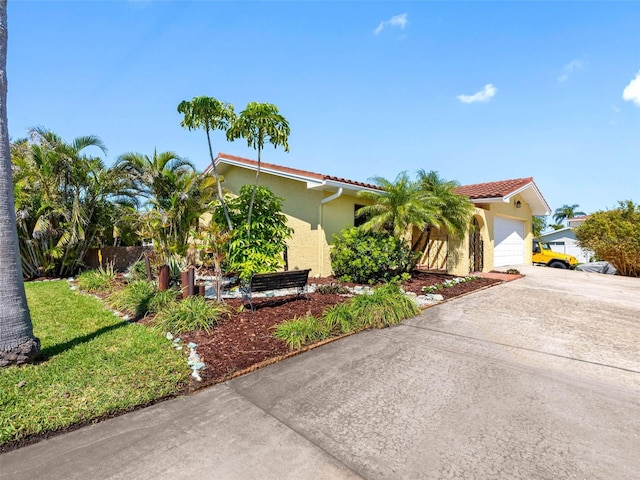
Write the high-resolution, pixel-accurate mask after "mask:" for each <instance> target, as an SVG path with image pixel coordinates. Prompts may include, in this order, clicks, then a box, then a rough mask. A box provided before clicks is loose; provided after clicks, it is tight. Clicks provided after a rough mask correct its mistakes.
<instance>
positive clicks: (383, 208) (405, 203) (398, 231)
mask: <svg viewBox="0 0 640 480" xmlns="http://www.w3.org/2000/svg"><path fill="white" fill-rule="evenodd" d="M370 181H372V182H373V183H375V184H376V185H378V186H379V187H380V188H381V191H379V192H374V191H361V192H358V196H359V197H361V198H364V199H366V200H369V201H370V202H372V204H371V205H367V206H364V207H362V208H360V209H359V210H358V212H357V216H358V217H365V218H367V221H366V222H365V223H363V224H362V225H361V228H363V229H365V230H371V231H376V232H386V233H388V234H389V235H393V236H394V237H396V238H398V239H402V240H405V241H408V240H410V235H411V231H412V228H414V227H415V228H418V229H420V230H422V229H424V228H425V227H426V226H427V225H429V224H432V225H433V224H439V223H438V219H437V215H438V210H437V208H436V206H435V204H433V203H431V202H426V201H425V198H424V196H423V195H422V194H421V190H420V186H419V184H418V183H416V182H413V181H411V179H410V178H409V175H408V174H407V172H406V171H405V172H401V173H400V174H398V176H397V177H396V179H395V180H394V181H393V182H391V181H389V180H387V179H385V178H383V177H373V178H371V179H370Z"/></svg>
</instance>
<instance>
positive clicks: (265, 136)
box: [227, 102, 290, 236]
mask: <svg viewBox="0 0 640 480" xmlns="http://www.w3.org/2000/svg"><path fill="white" fill-rule="evenodd" d="M289 133H290V129H289V122H287V120H286V119H285V118H284V117H283V116H282V115H280V112H279V111H278V107H276V106H275V105H272V104H270V103H258V102H251V103H249V104H248V105H247V108H245V109H244V110H243V111H242V112H240V116H239V117H238V118H237V119H236V120H235V121H234V122H233V124H232V125H231V127H230V128H229V130H228V131H227V139H229V140H231V141H233V140H235V139H236V138H244V139H245V140H246V141H247V145H248V146H250V147H253V148H254V149H256V150H257V151H258V169H257V170H256V178H255V181H254V184H253V192H252V194H251V201H250V203H249V213H248V214H247V228H248V230H249V236H251V213H252V211H253V203H254V201H255V196H256V189H257V188H258V176H259V175H260V152H262V149H263V148H264V144H265V142H266V141H268V142H269V143H271V144H272V145H273V147H274V148H278V147H279V146H282V147H284V151H285V152H288V151H289V144H288V143H287V141H288V139H289Z"/></svg>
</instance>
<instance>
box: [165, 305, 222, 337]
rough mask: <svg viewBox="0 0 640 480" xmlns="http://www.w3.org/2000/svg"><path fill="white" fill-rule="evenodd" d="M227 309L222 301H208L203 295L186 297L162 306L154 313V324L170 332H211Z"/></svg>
mask: <svg viewBox="0 0 640 480" xmlns="http://www.w3.org/2000/svg"><path fill="white" fill-rule="evenodd" d="M228 311H229V309H228V307H227V306H226V305H225V304H224V303H214V302H208V301H206V300H205V299H204V298H203V297H188V298H186V299H184V300H182V301H181V302H173V303H170V304H168V305H166V306H165V307H164V308H162V309H161V310H160V311H159V312H158V314H157V315H156V318H155V320H154V326H155V327H156V328H157V329H158V330H160V331H162V332H165V333H166V332H171V333H172V334H182V333H185V332H196V331H198V330H204V331H205V332H207V333H211V331H212V330H213V327H214V326H215V324H216V323H218V320H219V319H220V317H221V316H222V315H223V314H225V313H227V312H228Z"/></svg>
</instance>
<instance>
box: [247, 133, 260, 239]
mask: <svg viewBox="0 0 640 480" xmlns="http://www.w3.org/2000/svg"><path fill="white" fill-rule="evenodd" d="M258 176H260V145H258V169H257V170H256V179H255V181H254V182H253V191H252V192H251V201H250V202H249V214H248V215H247V228H248V229H249V239H251V213H252V212H253V202H254V201H255V199H256V190H257V189H258Z"/></svg>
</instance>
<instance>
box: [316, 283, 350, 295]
mask: <svg viewBox="0 0 640 480" xmlns="http://www.w3.org/2000/svg"><path fill="white" fill-rule="evenodd" d="M315 293H318V294H320V295H348V294H350V293H351V290H349V288H348V287H345V286H344V285H338V284H335V283H331V284H329V285H318V286H317V287H316V292H315Z"/></svg>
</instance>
